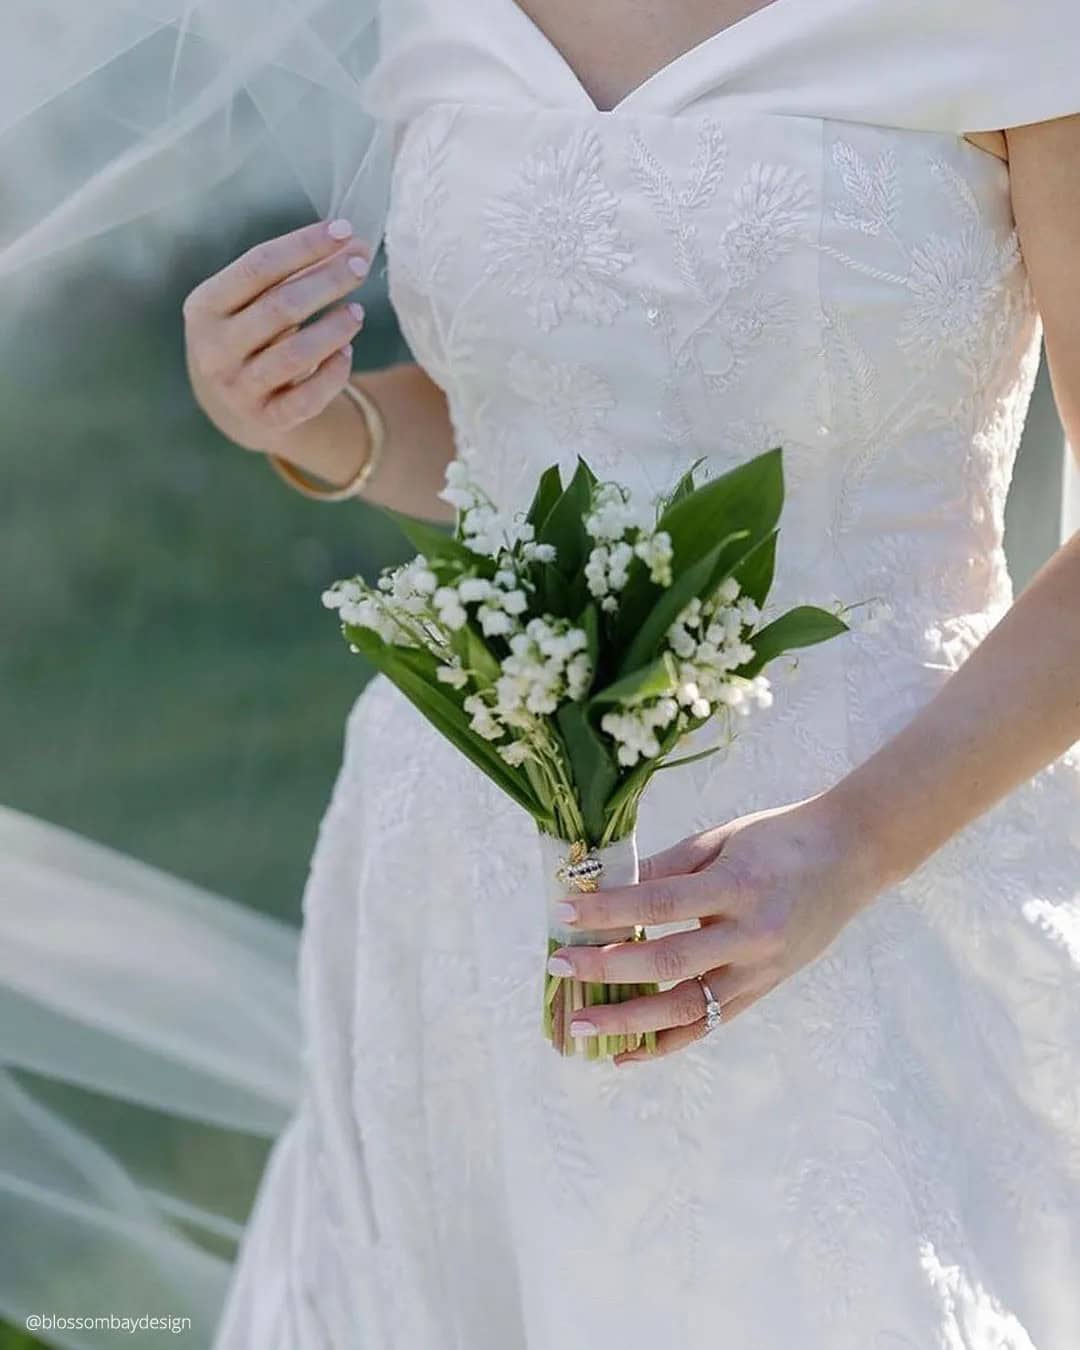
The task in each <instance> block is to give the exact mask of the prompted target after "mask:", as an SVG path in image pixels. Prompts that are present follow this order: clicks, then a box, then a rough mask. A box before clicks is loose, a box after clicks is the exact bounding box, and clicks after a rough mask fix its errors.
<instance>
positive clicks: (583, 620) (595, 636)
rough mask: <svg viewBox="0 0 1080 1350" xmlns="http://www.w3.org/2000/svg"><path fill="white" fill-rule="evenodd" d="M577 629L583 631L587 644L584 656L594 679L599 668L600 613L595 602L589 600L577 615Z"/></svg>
mask: <svg viewBox="0 0 1080 1350" xmlns="http://www.w3.org/2000/svg"><path fill="white" fill-rule="evenodd" d="M577 627H578V628H582V629H584V631H585V638H586V641H587V644H588V645H587V646H586V648H585V655H586V656H587V657H588V658H589V665H590V667H591V668H592V671H593V675H594V678H595V674H596V671H597V670H598V669H599V668H600V611H599V609H597V607H596V602H595V601H593V600H590V601H589V603H588V604H587V605H586V606H585V608H584V609H583V610H582V611H581V613H580V614H579V615H578V619H577Z"/></svg>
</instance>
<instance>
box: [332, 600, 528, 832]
mask: <svg viewBox="0 0 1080 1350" xmlns="http://www.w3.org/2000/svg"><path fill="white" fill-rule="evenodd" d="M345 631H346V636H347V637H348V638H349V640H350V641H351V642H352V643H354V644H355V645H356V646H357V647H358V648H359V649H360V651H361V652H362V653H363V655H364V656H366V657H367V659H368V660H369V661H370V662H371V664H372V665H373V666H374V667H375V669H376V670H378V671H379V672H381V674H383V675H385V676H386V678H387V679H388V680H389V681H390V682H391V683H392V684H394V685H395V686H396V687H397V688H398V689H399V690H400V691H401V692H402V693H403V694H404V695H405V697H406V698H407V699H408V700H409V702H410V703H412V704H413V706H414V707H415V708H417V709H419V711H420V712H421V713H423V715H424V716H425V717H426V718H427V719H428V721H429V722H430V723H431V724H432V726H434V727H435V728H436V730H438V731H440V732H441V733H442V734H443V735H444V736H445V737H446V739H447V740H448V741H450V742H451V744H453V745H455V746H457V748H458V749H459V750H460V751H461V753H462V754H463V755H465V757H466V758H467V759H469V760H471V761H472V763H473V764H475V765H476V767H477V768H478V769H480V770H481V771H482V772H483V773H486V774H487V776H488V777H489V778H490V779H491V780H492V781H493V782H494V783H495V784H496V785H497V786H498V787H500V788H502V790H503V791H504V792H505V793H506V794H507V796H508V797H511V798H512V799H513V800H514V801H516V802H517V803H518V805H519V806H522V807H524V808H525V810H526V811H528V813H529V814H530V815H531V816H533V817H534V818H536V817H537V816H545V817H546V816H547V815H549V814H550V812H549V810H548V808H547V806H546V804H545V803H543V802H541V801H539V800H538V799H537V798H536V797H535V796H534V795H533V793H532V792H531V791H530V790H529V787H528V782H527V779H526V778H525V776H524V775H521V774H519V773H517V772H515V770H514V769H512V768H511V766H510V765H509V764H507V763H506V761H505V760H503V759H502V758H501V757H500V756H499V754H498V752H497V751H496V750H495V748H494V747H493V746H492V744H491V742H490V741H485V740H484V739H483V738H482V737H480V736H478V735H477V734H476V732H475V731H473V729H472V728H471V727H470V725H469V717H468V714H467V713H466V712H465V710H464V708H463V707H462V706H461V701H460V698H459V696H458V694H457V691H456V690H453V689H452V688H451V687H450V686H449V685H444V684H443V683H442V682H441V681H440V680H439V679H438V678H437V676H436V675H435V669H436V667H437V666H438V664H439V662H438V660H437V658H436V657H434V656H432V654H431V653H430V652H426V651H422V650H420V649H419V648H413V647H396V646H394V645H393V644H391V643H389V642H384V641H383V639H382V638H381V637H379V635H378V633H374V632H372V631H371V629H370V628H357V627H355V626H353V625H351V624H347V625H345Z"/></svg>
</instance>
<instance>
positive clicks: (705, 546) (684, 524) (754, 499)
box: [615, 449, 784, 670]
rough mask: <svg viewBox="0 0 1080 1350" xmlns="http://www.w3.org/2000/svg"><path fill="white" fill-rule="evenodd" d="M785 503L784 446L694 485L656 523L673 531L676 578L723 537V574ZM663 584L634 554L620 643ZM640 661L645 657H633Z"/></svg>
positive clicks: (760, 535)
mask: <svg viewBox="0 0 1080 1350" xmlns="http://www.w3.org/2000/svg"><path fill="white" fill-rule="evenodd" d="M783 504H784V474H783V464H782V452H781V451H780V450H779V449H773V450H766V451H765V453H764V454H762V455H757V456H755V458H753V459H751V460H748V461H747V462H746V463H745V464H740V465H739V466H738V467H737V468H735V469H731V470H729V471H728V472H727V473H725V474H721V475H720V476H719V477H717V478H713V479H710V480H709V482H707V483H703V484H702V485H701V487H698V488H695V489H694V490H693V492H691V493H690V494H689V496H687V497H683V498H682V499H681V500H680V501H678V502H676V503H675V504H674V505H673V506H671V507H669V508H668V509H667V510H665V511H664V512H663V514H662V515H661V517H660V520H659V521H658V523H657V529H660V530H666V531H667V532H668V533H669V534H670V535H671V547H672V553H673V555H674V556H673V558H672V563H671V570H672V576H673V578H674V580H675V581H677V580H678V578H679V576H680V575H681V574H682V573H683V572H685V571H687V570H688V569H689V568H691V567H693V566H695V565H696V564H697V563H698V561H699V560H700V559H701V558H702V557H703V556H704V555H705V554H707V553H710V552H712V551H713V550H714V549H715V548H716V544H717V541H718V540H720V539H723V540H725V541H726V542H728V545H729V546H728V551H727V552H725V553H721V554H718V555H717V561H716V565H715V568H716V572H717V575H718V577H719V578H720V579H722V578H723V577H724V576H726V575H727V573H728V572H729V571H730V570H731V568H732V567H734V565H735V563H736V562H737V561H738V560H739V558H740V557H741V556H742V555H743V554H744V553H745V552H746V549H747V548H753V546H754V545H755V544H757V543H759V542H760V541H761V540H762V539H764V538H765V537H766V535H768V534H769V533H770V532H771V531H772V530H774V529H775V528H776V523H777V521H778V520H779V518H780V510H781V508H782V506H783ZM659 589H660V588H659V587H658V586H656V585H655V583H654V582H652V581H651V580H650V578H649V572H648V568H647V567H645V565H644V563H642V561H641V559H640V558H635V559H634V562H633V563H632V564H631V566H630V573H629V576H628V578H627V582H626V585H625V587H624V588H623V592H622V595H621V596H620V599H619V614H618V619H617V622H616V632H615V637H616V645H617V647H621V646H623V645H624V644H627V643H630V642H631V641H632V640H633V639H634V634H635V633H637V632H638V630H639V629H640V627H641V625H642V624H643V623H644V622H645V621H646V619H647V617H648V615H649V612H650V610H651V609H652V608H653V604H654V601H655V597H656V595H657V594H658V592H659ZM698 593H699V594H700V593H702V592H700V591H699V592H698ZM640 664H641V661H640V659H638V660H635V661H634V662H633V665H640ZM630 668H632V667H631V666H629V665H627V663H626V662H625V661H623V662H622V663H621V665H620V669H623V670H625V669H630Z"/></svg>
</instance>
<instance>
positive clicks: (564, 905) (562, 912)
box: [555, 900, 577, 923]
mask: <svg viewBox="0 0 1080 1350" xmlns="http://www.w3.org/2000/svg"><path fill="white" fill-rule="evenodd" d="M555 914H556V916H557V917H558V918H560V919H565V920H566V921H567V922H568V923H573V922H574V920H575V919H576V918H577V905H572V904H571V903H570V901H569V900H560V901H559V903H558V904H557V905H556V906H555Z"/></svg>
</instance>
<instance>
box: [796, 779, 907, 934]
mask: <svg viewBox="0 0 1080 1350" xmlns="http://www.w3.org/2000/svg"><path fill="white" fill-rule="evenodd" d="M806 807H807V814H809V818H810V819H811V821H813V822H814V823H815V825H817V828H818V829H819V830H821V832H822V834H823V836H826V837H828V840H829V845H830V849H832V852H833V856H834V857H836V859H837V860H841V859H842V872H844V877H842V890H844V894H845V895H848V896H849V898H850V907H852V911H853V913H859V911H860V910H861V909H865V906H867V904H869V903H871V902H872V900H873V899H875V896H877V895H879V894H880V892H882V891H886V890H888V888H890V887H891V886H895V884H898V883H899V882H902V880H903V879H904V876H907V873H909V872H910V871H911V868H909V867H907V865H906V864H904V863H903V860H902V859H900V857H899V856H898V855H896V853H895V852H894V849H892V846H891V841H890V837H888V833H887V832H886V830H884V829H883V828H882V825H880V822H879V817H877V814H876V813H875V811H873V810H871V809H868V803H867V801H865V798H864V795H863V794H861V791H859V790H857V786H856V790H853V784H852V783H850V775H848V776H846V778H844V779H841V780H840V782H838V783H836V784H834V786H833V787H830V788H826V790H823V791H822V792H819V794H818V795H817V796H813V798H809V799H807V802H806Z"/></svg>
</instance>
